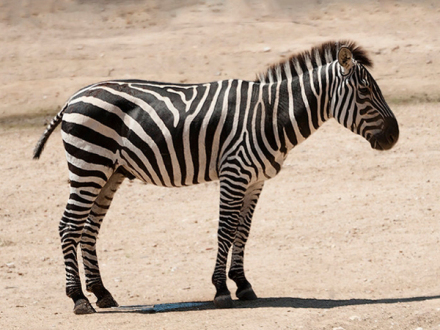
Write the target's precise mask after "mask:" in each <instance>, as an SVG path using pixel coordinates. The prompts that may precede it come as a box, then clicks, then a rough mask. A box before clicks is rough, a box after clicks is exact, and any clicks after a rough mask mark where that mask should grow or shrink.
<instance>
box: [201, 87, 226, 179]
mask: <svg viewBox="0 0 440 330" xmlns="http://www.w3.org/2000/svg"><path fill="white" fill-rule="evenodd" d="M217 86H218V88H217V90H216V91H215V94H214V97H213V99H212V100H211V104H210V106H209V109H208V112H207V113H206V115H205V118H203V122H202V126H201V127H200V134H199V145H198V148H199V176H198V178H197V182H205V169H206V150H205V148H206V146H205V140H206V130H207V128H208V124H209V120H210V119H211V116H212V113H213V112H214V109H215V106H216V105H217V101H218V96H219V94H220V91H221V89H222V81H218V82H217Z"/></svg>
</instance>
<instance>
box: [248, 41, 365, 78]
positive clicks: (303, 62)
mask: <svg viewBox="0 0 440 330" xmlns="http://www.w3.org/2000/svg"><path fill="white" fill-rule="evenodd" d="M342 46H344V47H348V48H349V49H350V50H351V52H352V53H353V58H354V59H355V60H356V61H357V62H358V63H360V64H362V65H364V66H366V67H372V66H373V62H372V60H371V59H370V57H369V56H368V54H367V52H366V51H365V50H364V49H363V48H362V47H360V46H359V45H357V44H356V43H355V42H354V41H351V40H339V41H328V42H325V43H323V44H321V45H319V46H315V47H313V48H312V49H311V50H307V51H303V52H300V53H297V54H294V55H292V56H291V57H289V58H288V59H286V60H284V61H281V62H279V63H276V64H273V65H271V66H270V67H269V68H268V69H267V71H266V72H264V73H260V74H258V75H257V80H256V81H257V82H274V81H280V80H286V79H287V77H288V76H292V77H297V76H298V75H299V73H298V72H304V71H308V70H309V68H310V67H312V68H316V67H319V66H321V65H324V64H326V63H331V62H333V61H335V60H337V59H338V51H339V49H340V48H341V47H342ZM289 73H290V74H289Z"/></svg>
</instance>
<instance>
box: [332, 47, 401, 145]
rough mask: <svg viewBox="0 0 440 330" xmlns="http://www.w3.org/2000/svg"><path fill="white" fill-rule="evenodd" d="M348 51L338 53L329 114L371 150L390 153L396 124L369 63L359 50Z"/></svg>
mask: <svg viewBox="0 0 440 330" xmlns="http://www.w3.org/2000/svg"><path fill="white" fill-rule="evenodd" d="M350 48H351V47H346V46H342V47H341V48H340V49H339V52H338V60H337V62H338V64H339V69H340V70H339V72H340V83H338V84H336V86H335V88H336V90H335V94H334V95H336V96H337V97H333V99H332V109H331V113H332V114H333V116H334V118H336V120H337V121H338V122H339V123H340V124H342V125H343V126H345V127H347V128H348V129H350V130H351V131H352V132H354V133H356V134H359V135H361V136H363V137H364V138H365V139H366V140H367V141H369V142H370V144H371V147H372V148H374V149H377V150H388V149H391V148H392V147H393V146H394V145H395V144H396V142H397V140H398V139H399V126H398V124H397V120H396V118H395V117H394V114H393V113H392V111H391V109H390V108H389V106H388V104H387V103H386V102H385V99H384V97H383V95H382V92H381V91H380V89H379V86H378V85H377V83H376V81H375V80H374V78H373V77H372V76H371V74H370V73H369V72H368V70H367V69H366V66H370V65H371V61H370V60H369V59H368V58H367V57H366V55H365V54H364V53H363V51H362V50H359V49H354V50H353V49H350ZM352 50H353V51H352ZM353 53H354V54H355V55H353ZM356 53H358V54H356ZM356 55H359V57H360V59H361V60H360V61H359V62H358V61H356Z"/></svg>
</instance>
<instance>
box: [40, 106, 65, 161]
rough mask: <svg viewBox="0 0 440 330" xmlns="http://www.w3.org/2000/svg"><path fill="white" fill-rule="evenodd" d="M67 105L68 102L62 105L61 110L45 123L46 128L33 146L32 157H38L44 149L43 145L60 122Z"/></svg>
mask: <svg viewBox="0 0 440 330" xmlns="http://www.w3.org/2000/svg"><path fill="white" fill-rule="evenodd" d="M67 106H68V103H66V104H65V105H64V107H63V108H62V109H61V111H60V112H58V113H57V115H56V116H55V117H53V119H52V121H51V122H50V124H49V125H47V127H46V130H45V131H44V133H43V135H42V136H41V137H40V140H38V143H37V145H36V146H35V148H34V157H33V158H34V159H38V158H40V155H41V153H42V152H43V149H44V145H45V144H46V142H47V140H48V139H49V136H50V135H51V134H52V132H53V131H54V130H55V128H56V127H57V126H58V125H59V123H60V122H61V119H62V118H63V113H64V111H65V110H66V109H67Z"/></svg>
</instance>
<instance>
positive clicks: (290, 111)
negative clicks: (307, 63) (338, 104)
mask: <svg viewBox="0 0 440 330" xmlns="http://www.w3.org/2000/svg"><path fill="white" fill-rule="evenodd" d="M334 76H335V75H334V72H332V66H331V65H326V66H323V67H318V68H314V69H313V70H310V71H306V72H304V73H303V74H301V75H299V76H297V77H294V78H293V79H291V80H283V81H282V82H278V83H277V82H274V83H273V84H272V86H271V90H272V91H275V95H276V96H275V98H276V99H277V100H275V101H274V104H278V110H277V120H278V134H279V137H280V141H281V142H282V148H283V147H284V148H285V149H286V151H289V150H290V149H292V148H293V147H295V146H296V145H298V144H300V143H301V142H302V141H304V140H305V139H307V138H308V137H309V136H310V135H311V134H312V133H313V132H315V131H316V130H317V129H318V128H319V127H320V126H321V125H322V124H323V123H324V122H325V121H326V120H327V119H329V118H330V117H331V114H330V112H329V109H330V106H329V105H330V100H331V90H332V88H333V86H334V84H333V83H332V80H333V77H334Z"/></svg>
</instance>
